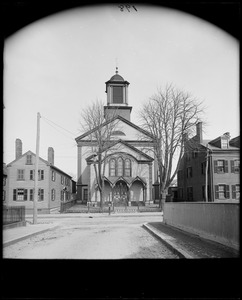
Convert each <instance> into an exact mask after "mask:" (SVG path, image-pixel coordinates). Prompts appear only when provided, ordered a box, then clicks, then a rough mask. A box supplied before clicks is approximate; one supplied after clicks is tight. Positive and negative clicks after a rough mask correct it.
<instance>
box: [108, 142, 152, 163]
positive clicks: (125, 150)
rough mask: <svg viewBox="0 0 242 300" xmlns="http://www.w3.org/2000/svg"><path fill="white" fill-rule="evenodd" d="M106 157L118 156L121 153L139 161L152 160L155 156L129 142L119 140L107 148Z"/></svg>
mask: <svg viewBox="0 0 242 300" xmlns="http://www.w3.org/2000/svg"><path fill="white" fill-rule="evenodd" d="M105 155H106V159H109V158H111V157H118V156H120V155H122V156H126V157H130V158H132V159H134V160H136V161H137V162H151V161H153V158H152V157H151V156H149V155H147V154H146V153H144V152H142V151H141V150H140V149H138V148H136V147H134V146H132V145H130V144H128V143H127V142H124V141H118V142H117V143H114V144H113V145H112V146H110V147H108V149H106V150H105Z"/></svg>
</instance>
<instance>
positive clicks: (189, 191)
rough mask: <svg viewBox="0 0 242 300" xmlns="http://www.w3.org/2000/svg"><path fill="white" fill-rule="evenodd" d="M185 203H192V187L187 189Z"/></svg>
mask: <svg viewBox="0 0 242 300" xmlns="http://www.w3.org/2000/svg"><path fill="white" fill-rule="evenodd" d="M187 201H193V189H192V186H190V187H188V188H187Z"/></svg>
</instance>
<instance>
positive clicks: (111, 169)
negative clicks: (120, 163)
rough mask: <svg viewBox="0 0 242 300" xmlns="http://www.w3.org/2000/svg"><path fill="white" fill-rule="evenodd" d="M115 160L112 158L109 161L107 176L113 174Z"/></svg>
mask: <svg viewBox="0 0 242 300" xmlns="http://www.w3.org/2000/svg"><path fill="white" fill-rule="evenodd" d="M115 167H116V161H115V159H114V158H112V159H110V161H109V176H115V169H116V168H115Z"/></svg>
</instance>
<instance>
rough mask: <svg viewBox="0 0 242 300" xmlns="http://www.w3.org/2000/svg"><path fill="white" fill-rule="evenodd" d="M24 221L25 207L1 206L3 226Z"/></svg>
mask: <svg viewBox="0 0 242 300" xmlns="http://www.w3.org/2000/svg"><path fill="white" fill-rule="evenodd" d="M22 221H25V206H3V225H7V224H12V223H17V222H22Z"/></svg>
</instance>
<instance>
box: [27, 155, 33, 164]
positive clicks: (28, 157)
mask: <svg viewBox="0 0 242 300" xmlns="http://www.w3.org/2000/svg"><path fill="white" fill-rule="evenodd" d="M26 165H32V155H31V154H27V156H26Z"/></svg>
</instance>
